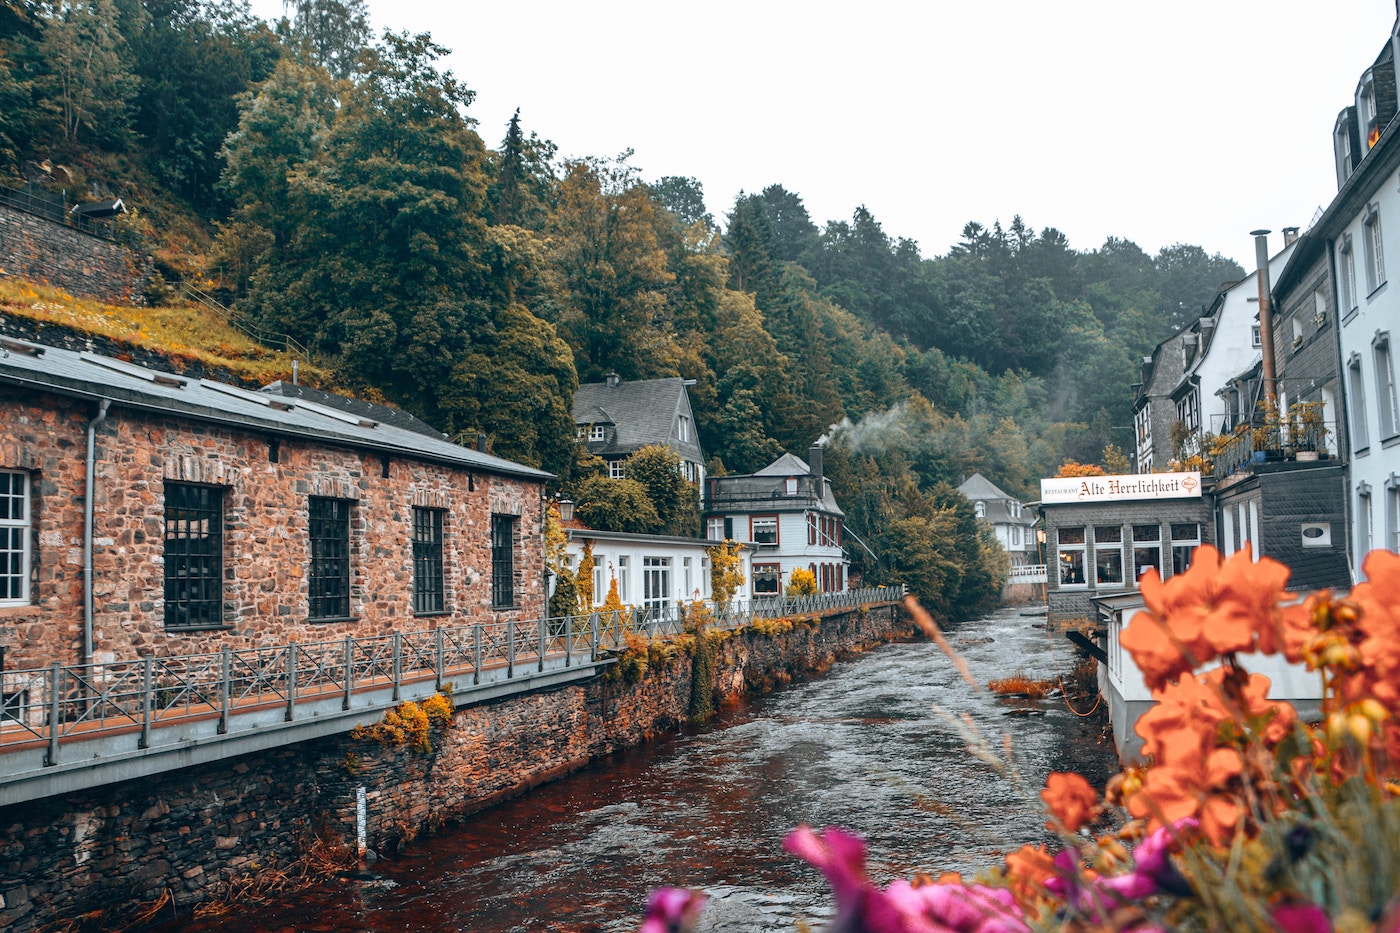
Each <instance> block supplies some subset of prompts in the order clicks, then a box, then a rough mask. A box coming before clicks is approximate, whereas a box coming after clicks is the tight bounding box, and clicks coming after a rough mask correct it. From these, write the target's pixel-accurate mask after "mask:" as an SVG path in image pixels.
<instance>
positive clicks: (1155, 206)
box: [253, 0, 1396, 268]
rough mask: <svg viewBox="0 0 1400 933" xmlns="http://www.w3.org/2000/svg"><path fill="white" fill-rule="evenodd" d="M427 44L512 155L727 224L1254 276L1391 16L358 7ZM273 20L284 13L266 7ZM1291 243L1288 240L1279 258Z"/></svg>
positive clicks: (1050, 9) (1322, 158) (879, 8)
mask: <svg viewBox="0 0 1400 933" xmlns="http://www.w3.org/2000/svg"><path fill="white" fill-rule="evenodd" d="M368 3H369V8H370V13H371V17H372V22H373V25H374V27H375V28H376V30H380V29H384V28H390V29H394V30H409V31H413V32H421V31H427V32H430V33H432V35H433V38H434V39H435V40H436V41H437V42H438V43H439V44H441V45H445V46H447V47H448V48H450V49H452V50H453V53H452V55H451V57H450V59H449V60H448V63H447V64H448V67H450V68H451V69H452V70H453V71H454V72H455V73H456V75H457V76H458V77H459V78H460V79H462V80H463V81H464V82H465V83H466V84H467V85H468V86H469V87H471V88H472V89H473V90H475V91H476V93H477V99H476V102H475V103H474V104H473V105H472V107H471V108H470V110H469V114H470V115H471V116H472V117H474V118H475V119H476V120H477V121H479V125H478V130H479V131H480V132H481V135H482V137H483V138H484V139H485V140H486V143H487V145H489V146H492V147H496V146H499V144H500V141H501V138H502V137H503V136H504V135H505V126H506V123H507V121H509V119H510V115H511V113H512V112H513V111H514V110H515V108H517V107H519V108H520V113H521V120H522V123H523V125H524V127H525V129H526V131H527V132H528V131H531V130H533V131H535V132H537V133H539V134H540V135H541V136H544V137H547V138H549V139H552V140H554V142H555V143H557V144H558V146H559V151H560V154H561V155H564V156H612V155H616V154H618V153H619V152H621V151H623V150H625V149H629V148H630V149H633V150H635V155H634V156H633V157H632V160H631V161H632V164H633V165H635V166H637V167H638V168H639V169H640V170H641V172H642V176H643V178H645V179H647V180H654V179H656V178H659V177H661V176H663V175H687V176H694V177H696V178H698V179H699V180H700V181H701V182H702V183H703V184H704V187H705V196H706V202H707V204H708V206H709V209H710V211H711V212H712V213H713V214H714V215H715V216H716V218H718V219H720V220H721V222H723V215H724V214H725V213H727V212H728V211H729V209H730V208H731V206H732V205H733V201H734V196H735V195H736V194H737V193H738V192H739V191H740V190H744V191H760V190H762V189H763V188H764V187H766V186H767V185H770V184H773V183H778V184H781V185H783V186H784V187H786V188H788V189H789V190H791V191H795V192H797V193H798V194H800V195H801V196H802V198H803V200H804V201H805V202H806V204H807V209H808V211H809V212H810V213H811V214H812V218H813V219H814V220H815V221H817V222H818V223H819V224H820V223H824V222H825V221H827V220H832V219H849V217H850V215H851V212H852V211H853V210H854V209H855V208H856V207H857V206H858V205H860V204H864V205H865V206H866V207H867V208H869V210H870V211H871V212H872V213H873V214H874V215H875V217H876V218H877V219H878V220H879V221H880V222H881V223H882V224H883V226H884V229H885V232H886V233H888V234H889V235H890V236H892V237H901V236H902V237H909V238H911V239H914V240H917V241H918V242H919V245H920V248H921V249H922V251H923V253H924V255H926V256H930V255H935V254H941V253H944V252H946V251H947V250H948V248H949V247H950V246H951V245H952V244H954V243H956V242H957V241H958V239H959V237H960V234H961V231H962V227H963V225H964V224H965V223H966V222H967V221H969V220H977V221H980V222H982V223H984V224H986V225H988V226H990V225H991V223H992V222H993V221H995V220H998V219H999V220H1001V222H1002V224H1003V225H1006V224H1008V223H1009V222H1010V220H1011V218H1012V216H1013V215H1015V214H1018V213H1019V214H1020V215H1021V216H1022V217H1023V218H1024V219H1025V220H1026V222H1027V223H1028V224H1030V225H1032V226H1033V227H1035V228H1036V229H1037V230H1039V229H1041V228H1043V227H1045V226H1054V227H1058V228H1059V229H1060V230H1061V231H1063V232H1064V233H1065V235H1066V236H1068V237H1069V241H1070V245H1071V246H1073V247H1075V248H1076V249H1081V250H1085V249H1092V248H1094V247H1097V246H1099V245H1100V244H1102V243H1103V241H1104V238H1105V237H1108V236H1118V237H1125V238H1127V239H1131V240H1133V241H1134V242H1136V243H1137V244H1138V245H1139V246H1141V247H1142V248H1143V249H1145V250H1147V251H1148V252H1149V253H1155V252H1156V251H1157V250H1158V249H1160V248H1161V247H1163V246H1169V245H1171V244H1173V243H1195V244H1199V245H1201V246H1203V247H1205V248H1206V250H1208V251H1210V252H1221V253H1224V254H1225V255H1227V256H1230V257H1232V258H1234V259H1236V260H1237V261H1239V262H1241V263H1242V264H1244V265H1245V266H1246V268H1249V267H1250V266H1252V265H1253V246H1252V241H1251V240H1250V237H1249V231H1250V230H1252V229H1254V228H1257V227H1264V228H1269V229H1272V230H1274V231H1276V232H1277V231H1279V230H1281V229H1282V228H1283V227H1285V226H1292V225H1296V226H1300V227H1306V226H1307V225H1308V223H1309V221H1310V220H1311V219H1312V217H1313V215H1314V213H1315V212H1316V211H1317V209H1318V208H1319V207H1322V206H1325V205H1326V204H1327V202H1328V201H1329V200H1330V199H1331V197H1332V195H1333V194H1335V192H1336V181H1335V176H1334V173H1333V165H1332V152H1331V131H1332V124H1333V121H1334V120H1335V118H1336V115H1337V112H1338V111H1339V110H1341V108H1342V107H1344V106H1345V105H1346V104H1347V103H1349V102H1350V100H1351V97H1352V94H1353V92H1354V90H1355V87H1356V82H1357V79H1358V78H1359V77H1360V75H1361V72H1362V71H1363V70H1364V69H1365V68H1366V67H1367V66H1368V65H1370V64H1371V62H1373V61H1374V60H1375V58H1376V56H1377V54H1378V53H1379V52H1380V50H1381V48H1382V46H1383V45H1384V43H1385V42H1386V40H1387V38H1388V37H1389V33H1390V27H1391V24H1392V23H1393V22H1394V20H1395V13H1396V7H1395V0H1326V2H1324V0H1173V2H1171V3H1145V2H1137V0H1049V2H1047V0H1037V2H1010V0H976V2H966V0H959V2H951V0H950V2H943V0H924V2H916V0H908V2H897V0H866V2H864V3H850V2H846V3H836V2H828V0H800V2H799V0H742V2H740V0H706V2H692V3H685V4H681V3H673V2H665V0H618V2H601V0H598V2H587V0H584V2H580V0H572V2H556V0H547V2H528V0H517V2H500V0H496V2H491V3H482V2H471V3H468V2H460V0H459V2H444V0H392V2H391V0H368ZM253 8H254V11H255V12H256V13H258V14H259V15H263V16H268V17H275V16H278V15H280V14H281V9H282V5H281V2H280V0H253ZM1275 241H1277V242H1275ZM1271 244H1273V245H1274V248H1275V249H1277V248H1278V247H1279V246H1281V245H1282V244H1281V238H1279V237H1277V236H1276V237H1275V238H1274V240H1272V241H1271Z"/></svg>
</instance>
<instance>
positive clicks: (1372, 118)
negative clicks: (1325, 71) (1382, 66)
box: [1356, 71, 1381, 153]
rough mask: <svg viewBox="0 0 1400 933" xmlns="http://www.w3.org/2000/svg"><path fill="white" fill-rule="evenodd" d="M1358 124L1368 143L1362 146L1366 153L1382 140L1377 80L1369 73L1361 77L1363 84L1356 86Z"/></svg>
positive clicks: (1362, 135)
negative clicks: (1377, 106) (1377, 107)
mask: <svg viewBox="0 0 1400 933" xmlns="http://www.w3.org/2000/svg"><path fill="white" fill-rule="evenodd" d="M1356 122H1357V126H1358V127H1359V128H1360V130H1361V137H1362V138H1363V139H1364V140H1365V141H1366V142H1365V145H1363V146H1362V151H1363V153H1364V152H1366V151H1369V150H1370V148H1371V147H1372V146H1374V145H1375V144H1376V141H1377V140H1379V139H1380V138H1381V124H1380V120H1379V119H1378V111H1377V109H1376V79H1375V76H1374V75H1373V74H1372V73H1371V72H1369V71H1368V72H1366V73H1365V74H1364V75H1362V76H1361V83H1360V84H1358V85H1357V86H1356Z"/></svg>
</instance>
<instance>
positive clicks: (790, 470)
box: [752, 454, 812, 476]
mask: <svg viewBox="0 0 1400 933" xmlns="http://www.w3.org/2000/svg"><path fill="white" fill-rule="evenodd" d="M811 472H812V468H811V467H809V466H808V465H807V461H805V460H803V459H802V458H800V457H794V456H793V455H792V454H783V455H782V456H781V457H779V458H778V459H777V460H774V461H773V462H772V463H770V464H768V465H767V466H766V467H764V468H763V469H761V470H759V471H758V472H756V473H753V474H752V475H753V476H806V475H808V474H810V473H811Z"/></svg>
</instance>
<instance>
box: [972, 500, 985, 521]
mask: <svg viewBox="0 0 1400 933" xmlns="http://www.w3.org/2000/svg"><path fill="white" fill-rule="evenodd" d="M972 507H973V508H974V509H976V510H977V517H978V518H986V517H987V503H985V502H983V501H982V500H981V499H978V500H977V501H976V502H974V503H973V504H972Z"/></svg>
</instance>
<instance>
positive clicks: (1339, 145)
mask: <svg viewBox="0 0 1400 933" xmlns="http://www.w3.org/2000/svg"><path fill="white" fill-rule="evenodd" d="M1355 113H1356V111H1355V110H1353V109H1352V108H1351V107H1348V108H1347V109H1345V110H1343V111H1342V112H1341V113H1340V114H1338V115H1337V123H1336V125H1335V126H1333V128H1332V155H1333V157H1334V158H1335V159H1336V161H1337V187H1338V188H1340V187H1341V186H1342V185H1344V184H1346V180H1347V179H1348V178H1349V177H1351V170H1352V169H1354V168H1356V158H1355V154H1354V153H1353V152H1352V146H1351V140H1352V131H1351V121H1352V118H1353V116H1354V115H1355Z"/></svg>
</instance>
